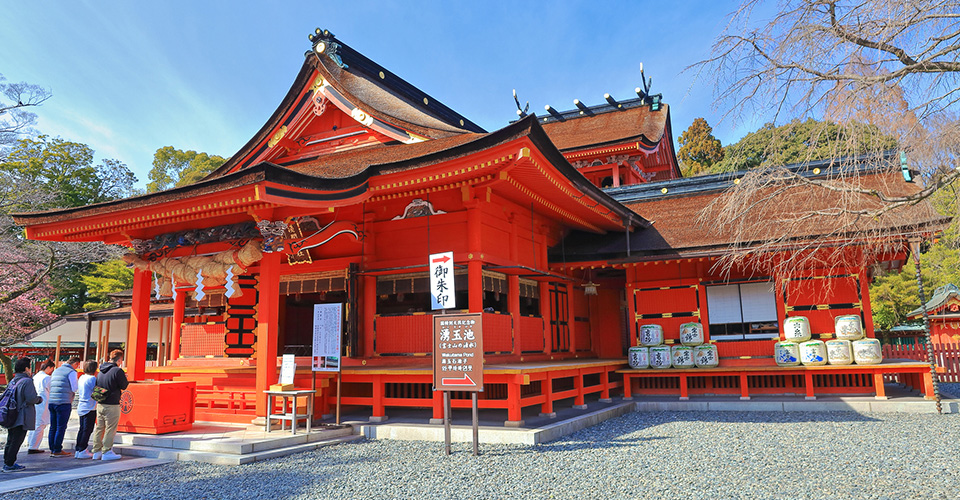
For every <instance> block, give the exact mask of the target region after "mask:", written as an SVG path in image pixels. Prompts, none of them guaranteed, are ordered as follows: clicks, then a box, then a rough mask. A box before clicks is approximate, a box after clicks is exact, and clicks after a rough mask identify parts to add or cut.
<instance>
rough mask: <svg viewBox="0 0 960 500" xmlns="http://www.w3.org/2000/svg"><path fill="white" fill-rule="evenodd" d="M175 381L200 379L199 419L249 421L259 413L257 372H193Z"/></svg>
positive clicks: (198, 394)
mask: <svg viewBox="0 0 960 500" xmlns="http://www.w3.org/2000/svg"><path fill="white" fill-rule="evenodd" d="M172 380H174V381H192V382H196V384H197V409H196V418H197V420H200V421H207V422H231V423H241V424H249V423H250V422H251V421H253V419H254V418H256V416H257V415H256V406H257V391H256V386H257V385H256V384H257V382H256V377H255V376H254V374H250V375H249V376H248V375H246V374H231V375H229V376H228V375H225V374H224V375H221V374H206V373H195V374H194V373H190V374H182V375H177V376H175V377H173V378H172Z"/></svg>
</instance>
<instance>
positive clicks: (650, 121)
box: [542, 104, 669, 152]
mask: <svg viewBox="0 0 960 500" xmlns="http://www.w3.org/2000/svg"><path fill="white" fill-rule="evenodd" d="M668 112H669V108H668V107H667V105H666V104H664V105H663V106H662V108H661V109H660V110H659V111H650V107H649V106H637V107H634V108H629V109H627V110H624V111H609V112H605V113H599V114H595V115H593V116H581V117H579V118H574V119H568V120H564V121H551V122H548V123H544V124H542V125H543V130H544V131H545V132H546V133H547V135H548V136H550V140H551V141H553V143H554V144H555V145H556V146H557V148H559V149H560V150H561V151H563V152H568V151H572V150H577V149H584V148H590V147H599V146H605V145H608V144H616V143H620V142H625V141H634V140H642V141H645V142H647V143H648V144H651V145H652V144H656V143H657V142H659V141H660V139H661V138H662V137H663V134H664V130H665V128H666V124H667V114H668Z"/></svg>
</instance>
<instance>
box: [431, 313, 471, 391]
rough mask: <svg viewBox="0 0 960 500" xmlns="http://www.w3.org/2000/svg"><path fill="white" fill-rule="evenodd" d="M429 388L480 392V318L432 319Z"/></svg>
mask: <svg viewBox="0 0 960 500" xmlns="http://www.w3.org/2000/svg"><path fill="white" fill-rule="evenodd" d="M433 387H434V389H435V390H438V391H478V392H482V391H483V315H482V314H481V313H473V314H447V315H436V316H434V317H433Z"/></svg>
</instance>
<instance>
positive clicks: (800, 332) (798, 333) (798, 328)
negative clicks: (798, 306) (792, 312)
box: [783, 316, 810, 343]
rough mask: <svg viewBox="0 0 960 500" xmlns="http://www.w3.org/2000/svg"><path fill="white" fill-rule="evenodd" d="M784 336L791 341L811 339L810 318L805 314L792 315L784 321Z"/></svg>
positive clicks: (798, 341)
mask: <svg viewBox="0 0 960 500" xmlns="http://www.w3.org/2000/svg"><path fill="white" fill-rule="evenodd" d="M783 338H784V340H787V341H790V342H797V343H800V342H806V341H808V340H810V320H808V319H807V318H806V317H804V316H791V317H789V318H787V320H786V321H785V322H784V323H783Z"/></svg>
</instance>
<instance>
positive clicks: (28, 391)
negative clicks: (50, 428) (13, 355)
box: [3, 357, 41, 472]
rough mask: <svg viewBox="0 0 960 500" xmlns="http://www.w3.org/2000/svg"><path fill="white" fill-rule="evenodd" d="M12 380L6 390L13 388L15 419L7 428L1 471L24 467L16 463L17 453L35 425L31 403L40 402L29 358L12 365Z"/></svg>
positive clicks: (35, 419) (34, 413) (12, 470)
mask: <svg viewBox="0 0 960 500" xmlns="http://www.w3.org/2000/svg"><path fill="white" fill-rule="evenodd" d="M13 372H14V376H13V380H11V381H10V383H9V384H8V385H7V390H11V389H13V390H14V393H13V400H14V401H16V403H17V410H18V413H17V420H16V421H15V422H14V423H13V426H12V427H10V428H9V429H7V444H6V446H4V448H3V472H16V471H18V470H23V469H26V467H24V466H22V465H20V464H18V463H17V453H18V452H19V451H20V445H22V444H23V438H25V437H27V431H32V430H33V426H34V425H36V421H37V411H36V409H35V408H34V406H33V405H35V404H38V403H40V401H41V399H40V396H37V389H36V388H35V387H34V386H33V380H32V379H31V378H30V375H31V372H30V358H28V357H22V358H20V359H18V360H17V363H16V364H15V365H14V366H13Z"/></svg>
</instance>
